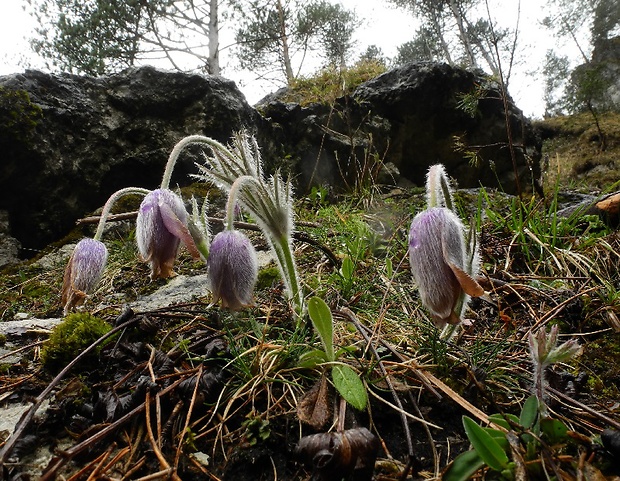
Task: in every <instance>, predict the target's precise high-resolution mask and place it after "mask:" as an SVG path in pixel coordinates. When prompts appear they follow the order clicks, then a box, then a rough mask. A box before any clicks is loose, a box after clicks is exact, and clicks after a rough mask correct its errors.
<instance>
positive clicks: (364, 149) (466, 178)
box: [257, 63, 541, 193]
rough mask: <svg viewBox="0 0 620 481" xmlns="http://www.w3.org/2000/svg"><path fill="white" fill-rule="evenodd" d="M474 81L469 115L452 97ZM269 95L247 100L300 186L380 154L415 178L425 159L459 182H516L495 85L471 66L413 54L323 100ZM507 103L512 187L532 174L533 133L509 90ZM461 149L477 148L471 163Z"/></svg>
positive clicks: (536, 142) (352, 174) (354, 168)
mask: <svg viewBox="0 0 620 481" xmlns="http://www.w3.org/2000/svg"><path fill="white" fill-rule="evenodd" d="M477 89H479V91H480V99H479V102H478V103H477V105H476V106H475V109H474V111H473V112H472V114H470V113H468V112H465V111H464V110H463V109H462V108H460V107H459V102H461V101H462V100H463V96H464V95H468V94H475V93H476V91H477ZM279 98H281V95H280V96H278V95H272V96H270V97H268V98H266V99H265V101H263V102H261V104H259V105H258V106H257V108H258V109H259V110H260V111H261V113H262V114H263V115H264V116H265V117H267V118H269V119H270V121H271V122H272V124H273V125H274V135H276V136H277V138H278V140H279V142H280V143H281V144H283V145H287V146H288V149H289V150H288V152H289V153H291V154H292V155H291V156H292V158H293V159H297V160H298V166H297V168H296V169H295V172H296V174H298V176H299V178H300V183H301V188H302V190H303V189H304V188H306V187H307V186H309V185H312V184H316V183H318V184H330V185H342V184H343V182H344V184H348V185H352V184H354V183H355V181H356V177H359V174H360V172H362V173H364V172H366V171H367V170H368V169H370V168H372V166H373V165H374V164H373V162H374V161H375V159H380V160H381V162H382V163H384V164H387V163H389V164H391V165H392V166H394V168H395V169H397V171H398V172H400V174H401V175H402V176H403V177H404V178H405V179H407V180H408V181H410V182H412V183H414V184H415V185H418V186H420V185H423V184H424V182H425V175H426V171H427V169H428V167H429V166H431V165H433V164H436V163H443V164H444V165H445V166H446V169H447V172H448V174H449V175H450V176H452V177H454V178H455V179H456V180H457V181H458V185H459V187H462V188H469V187H478V186H480V185H484V186H491V187H495V186H498V182H497V180H498V179H499V181H500V183H501V187H502V188H503V190H504V191H506V192H508V193H515V192H516V191H517V188H516V183H515V178H516V176H515V169H514V168H513V163H512V159H511V156H510V149H509V148H508V145H507V139H508V137H507V133H506V117H505V116H504V107H503V103H502V101H501V100H500V92H499V86H498V85H497V84H496V83H494V82H492V81H490V80H489V79H488V78H487V77H486V76H485V75H483V74H482V73H481V72H478V71H469V70H464V69H460V68H455V67H451V66H449V65H446V64H438V63H415V64H408V65H405V66H403V67H399V68H395V69H392V70H390V71H388V72H386V73H384V74H383V75H380V76H379V77H377V78H375V79H373V80H370V81H368V82H366V83H364V84H362V85H360V86H359V87H358V88H357V89H356V90H355V91H354V92H353V94H352V95H351V96H347V97H342V98H340V99H338V100H337V101H336V103H335V105H333V106H332V105H326V104H311V105H308V106H305V107H302V106H300V105H297V104H290V103H284V102H282V101H279V100H278V99H279ZM508 110H509V112H508V114H509V115H508V120H509V125H510V128H511V133H512V138H513V141H514V144H515V145H516V148H515V156H516V162H517V171H518V173H519V179H520V183H521V188H522V189H523V190H528V189H531V186H532V185H533V181H537V180H538V177H539V176H540V167H539V161H540V148H541V142H540V139H539V138H538V136H537V135H536V132H535V130H534V129H533V128H532V126H531V124H530V122H529V121H528V120H527V119H525V118H524V117H523V114H522V112H521V111H520V110H519V109H518V108H517V107H516V106H515V105H514V103H513V102H512V100H511V99H510V98H509V99H508ZM457 138H458V139H459V141H460V142H462V143H463V144H464V148H463V149H459V145H458V143H457V141H456V139H457ZM467 150H471V151H474V150H475V151H476V152H478V154H479V158H480V159H479V160H480V162H479V165H476V166H473V165H472V164H471V162H470V159H469V158H468V155H467V153H466V151H467Z"/></svg>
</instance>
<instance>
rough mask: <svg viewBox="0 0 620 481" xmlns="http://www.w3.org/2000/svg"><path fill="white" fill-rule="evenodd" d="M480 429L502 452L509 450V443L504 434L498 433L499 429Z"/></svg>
mask: <svg viewBox="0 0 620 481" xmlns="http://www.w3.org/2000/svg"><path fill="white" fill-rule="evenodd" d="M482 429H484V430H485V431H486V432H487V433H488V434H489V436H491V437H492V438H493V439H494V440H495V442H496V443H497V444H499V446H500V447H501V448H502V449H503V450H504V451H507V450H508V449H510V443H509V442H508V439H506V433H505V432H503V431H500V430H499V429H493V428H482Z"/></svg>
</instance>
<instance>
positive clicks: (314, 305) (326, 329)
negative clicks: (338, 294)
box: [308, 296, 336, 361]
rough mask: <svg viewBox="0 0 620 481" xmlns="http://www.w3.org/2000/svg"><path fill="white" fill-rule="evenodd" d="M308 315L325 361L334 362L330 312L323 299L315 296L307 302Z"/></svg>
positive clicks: (332, 320)
mask: <svg viewBox="0 0 620 481" xmlns="http://www.w3.org/2000/svg"><path fill="white" fill-rule="evenodd" d="M308 315H309V316H310V320H311V321H312V325H313V326H314V328H315V329H316V332H317V333H318V334H319V337H320V338H321V342H322V343H323V347H324V348H325V354H326V355H327V359H328V360H329V361H334V360H335V359H336V356H335V355H334V340H333V335H334V334H333V332H334V331H333V322H334V319H333V318H332V311H330V309H329V306H328V305H327V304H326V303H325V301H324V300H323V299H321V298H320V297H316V296H315V297H312V298H311V299H310V300H309V301H308Z"/></svg>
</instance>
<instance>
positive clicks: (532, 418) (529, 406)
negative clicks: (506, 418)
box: [519, 396, 539, 429]
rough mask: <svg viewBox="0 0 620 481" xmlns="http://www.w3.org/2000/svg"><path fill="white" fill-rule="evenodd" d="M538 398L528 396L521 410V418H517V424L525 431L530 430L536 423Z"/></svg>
mask: <svg viewBox="0 0 620 481" xmlns="http://www.w3.org/2000/svg"><path fill="white" fill-rule="evenodd" d="M538 408H539V403H538V398H537V397H536V396H530V397H528V398H527V399H526V400H525V403H524V404H523V408H522V409H521V416H519V424H520V425H521V426H523V427H524V428H525V429H530V428H531V427H532V426H533V425H534V423H535V422H536V417H537V416H538Z"/></svg>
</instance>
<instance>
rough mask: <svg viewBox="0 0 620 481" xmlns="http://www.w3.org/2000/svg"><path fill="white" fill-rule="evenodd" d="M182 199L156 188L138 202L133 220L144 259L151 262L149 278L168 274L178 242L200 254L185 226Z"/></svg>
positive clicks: (177, 248)
mask: <svg viewBox="0 0 620 481" xmlns="http://www.w3.org/2000/svg"><path fill="white" fill-rule="evenodd" d="M187 217H188V215H187V211H186V210H185V205H184V204H183V200H182V199H181V197H179V196H178V195H177V194H175V193H174V192H172V191H171V190H170V189H156V190H154V191H152V192H150V193H149V194H147V195H146V196H145V197H144V199H143V200H142V204H140V210H139V211H138V219H137V220H136V241H137V243H138V250H139V251H140V255H141V256H142V258H143V259H144V261H145V262H148V263H149V264H150V265H151V279H157V278H158V277H170V276H171V275H172V274H173V272H172V267H173V266H174V261H175V260H176V257H177V254H178V251H179V246H180V243H181V241H183V243H184V244H185V246H186V247H187V248H188V249H189V251H190V252H191V254H192V255H193V256H194V257H199V256H200V255H199V253H198V251H197V250H196V245H195V243H194V240H193V239H192V236H191V234H190V232H189V229H188V227H187Z"/></svg>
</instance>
